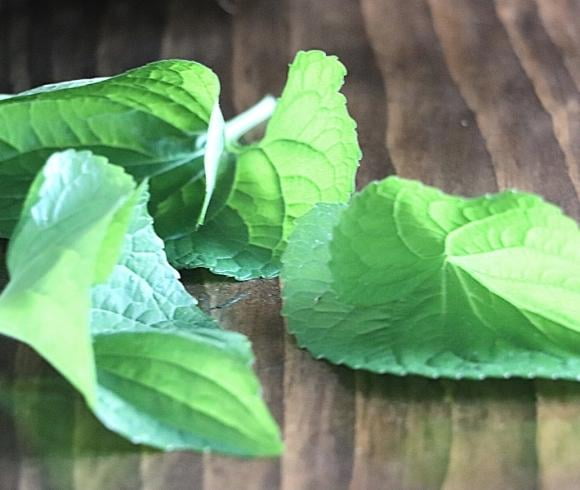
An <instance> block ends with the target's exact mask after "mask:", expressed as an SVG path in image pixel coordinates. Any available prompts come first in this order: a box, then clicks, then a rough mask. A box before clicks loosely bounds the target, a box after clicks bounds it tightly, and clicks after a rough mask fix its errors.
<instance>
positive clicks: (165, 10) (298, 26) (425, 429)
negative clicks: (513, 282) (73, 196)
mask: <svg viewBox="0 0 580 490" xmlns="http://www.w3.org/2000/svg"><path fill="white" fill-rule="evenodd" d="M579 19H580V2H579V1H577V0H496V1H492V0H316V1H313V0H279V1H276V2H273V1H272V0H221V1H219V2H218V1H212V0H199V1H194V2H192V1H188V0H168V1H166V2H161V1H153V0H149V1H140V2H138V1H136V0H120V1H108V2H93V1H88V2H75V1H73V0H53V1H51V2H42V1H40V0H0V92H12V91H18V90H22V89H25V88H29V87H31V86H33V85H38V84H42V83H48V82H53V81H59V80H66V79H73V78H83V77H90V76H97V75H108V74H112V73H115V72H119V71H121V70H124V69H127V68H130V67H134V66H138V65H140V64H143V63H145V62H147V61H151V60H155V59H159V58H171V57H181V58H188V59H195V60H198V61H201V62H202V63H205V64H207V65H209V66H211V67H212V68H213V69H214V70H215V71H216V72H217V73H218V74H219V76H220V79H221V81H222V106H223V107H224V110H225V112H226V115H228V116H230V115H232V114H234V113H236V112H239V111H241V110H243V109H244V108H246V107H248V106H249V105H251V104H253V103H254V102H256V101H257V100H258V99H259V98H260V97H262V96H263V95H264V94H266V93H275V94H276V93H279V91H280V90H281V88H282V86H283V83H284V80H285V75H286V67H287V64H288V63H289V62H290V60H291V59H292V57H293V55H294V53H295V52H296V51H297V50H299V49H308V48H320V49H324V50H326V51H327V52H330V53H334V54H337V55H338V56H339V57H340V58H341V60H342V61H343V62H344V63H345V64H346V66H347V68H348V71H349V76H348V79H347V83H346V85H345V93H346V95H347V97H348V99H349V109H350V111H351V113H352V114H353V116H354V117H355V118H356V119H357V121H358V127H359V135H360V140H361V145H362V148H363V151H364V155H365V156H364V160H363V162H362V165H361V168H360V172H359V175H358V184H359V187H360V186H363V185H365V184H366V183H368V182H369V181H371V180H373V179H378V178H382V177H384V176H385V175H388V174H391V173H394V172H396V173H398V174H400V175H403V176H405V177H412V178H417V179H420V180H422V181H424V182H426V183H429V184H433V185H437V186H439V187H441V188H443V189H445V190H447V191H450V192H457V193H461V194H465V195H476V194H481V193H484V192H493V191H495V190H497V189H503V188H507V187H517V188H521V189H526V190H532V191H535V192H538V193H540V194H542V195H544V196H545V197H546V198H548V199H549V200H551V201H553V202H556V203H558V204H560V205H562V206H563V207H564V208H565V209H566V210H567V211H568V212H569V213H570V214H571V215H572V216H574V217H575V218H580V203H579V200H578V195H579V194H578V193H579V192H580V20H579ZM0 255H2V256H3V255H4V253H3V251H2V252H1V253H0ZM6 280H7V277H6V272H5V269H3V268H0V285H1V284H5V283H6ZM183 280H184V282H185V283H186V285H187V287H188V289H189V290H190V291H191V292H192V294H194V295H195V296H196V297H198V298H199V299H200V302H201V304H202V306H203V307H204V308H205V309H206V310H207V311H209V312H210V313H211V314H212V315H214V316H215V317H216V318H217V319H218V320H219V321H220V322H221V323H222V324H223V325H224V327H226V328H230V329H234V330H238V331H241V332H243V333H245V334H247V335H248V336H249V337H250V338H251V340H252V342H253V345H254V349H255V352H256V359H257V360H256V371H257V373H258V375H259V377H260V379H261V380H262V382H263V385H264V395H265V398H266V400H267V402H268V404H269V406H270V407H271V409H272V412H273V414H274V416H275V417H276V419H277V420H278V422H279V423H280V425H281V427H282V428H283V430H284V436H285V444H286V451H285V453H284V455H283V457H281V458H277V459H264V460H253V461H249V460H239V459H234V458H228V457H224V456H218V455H202V454H197V453H185V452H183V453H173V454H162V453H159V452H155V451H150V450H145V449H142V448H138V447H134V446H131V445H130V444H128V443H126V442H125V441H123V440H121V439H120V438H119V437H117V436H115V435H113V434H111V433H109V432H107V431H106V430H105V429H103V428H102V427H101V426H100V425H99V424H98V422H97V421H96V420H95V419H94V418H93V417H92V415H91V414H90V413H89V412H88V411H87V409H86V408H85V407H84V406H83V404H82V402H81V401H80V400H79V399H78V397H77V396H75V394H74V393H73V392H72V390H71V389H70V388H69V387H68V386H66V384H64V383H62V382H59V381H58V380H59V378H58V377H57V376H55V374H54V372H53V371H52V369H51V368H50V367H49V366H47V365H46V364H45V363H44V362H42V361H41V360H39V358H38V357H37V356H36V355H35V354H34V353H33V352H32V351H31V350H30V349H28V348H26V347H24V346H20V345H18V344H17V343H16V342H12V341H9V340H7V339H0V489H2V490H5V489H6V490H12V489H44V488H47V489H51V488H55V489H58V490H64V489H67V488H77V489H83V490H84V489H107V490H108V489H147V490H157V489H164V490H165V489H173V490H178V489H200V490H221V489H251V490H254V489H256V490H277V489H280V490H307V489H316V490H326V489H329V490H342V489H345V490H375V489H438V488H445V489H465V488H473V489H478V488H486V489H487V488H493V489H496V488H497V489H500V488H501V489H503V488H506V489H507V488H511V489H533V488H542V489H550V490H551V489H558V490H561V489H575V488H579V487H580V457H579V456H578V454H579V452H580V451H579V449H580V384H577V383H563V382H550V381H537V382H533V381H527V380H501V381H498V380H489V381H485V382H453V381H436V380H426V379H422V378H418V377H405V378H398V377H393V376H379V375H373V374H369V373H364V372H354V371H351V370H348V369H345V368H339V367H335V366H332V365H330V364H328V363H326V362H323V361H316V360H314V359H312V357H311V356H310V355H309V354H308V353H307V352H305V351H302V350H300V349H298V348H297V347H296V344H295V342H294V339H293V338H292V337H291V336H289V335H287V334H286V333H285V330H284V322H283V319H282V317H281V316H280V298H279V292H278V284H277V282H276V281H252V282H248V283H237V282H235V281H231V280H223V279H221V278H216V277H213V276H211V275H210V274H208V273H204V272H197V271H196V272H186V273H184V274H183ZM51 380H52V381H51ZM38 393H42V394H43V397H42V398H39V395H38ZM48 395H50V396H48ZM31 427H35V428H39V430H37V431H31V429H30V428H31Z"/></svg>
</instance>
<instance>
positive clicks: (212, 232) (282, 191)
mask: <svg viewBox="0 0 580 490" xmlns="http://www.w3.org/2000/svg"><path fill="white" fill-rule="evenodd" d="M345 73H346V70H345V68H344V66H343V65H342V64H341V63H340V62H339V61H338V60H337V58H336V57H334V56H326V55H325V54H324V53H322V52H320V51H309V52H301V53H299V54H298V55H297V56H296V59H295V61H294V62H293V63H292V65H291V67H290V72H289V75H288V83H287V85H286V87H285V89H284V92H283V94H282V97H281V99H280V101H279V103H278V105H277V107H276V109H275V112H274V115H273V116H272V120H271V121H270V123H269V124H268V127H267V129H266V134H265V136H264V138H263V140H262V141H261V142H260V143H259V144H257V145H251V146H248V147H244V148H241V149H236V148H232V149H231V150H232V151H233V152H234V154H237V163H236V167H235V177H234V180H233V184H232V187H231V190H230V189H228V191H229V194H228V196H227V200H226V201H225V203H224V205H223V206H222V207H221V209H220V210H219V212H217V213H215V214H214V215H213V216H211V217H210V216H209V215H208V217H207V218H206V220H205V224H204V225H203V226H201V227H200V228H199V229H198V230H197V232H195V233H189V234H187V235H185V236H181V237H179V236H169V235H167V234H163V233H162V235H164V238H165V239H166V243H167V253H168V256H169V257H170V260H171V261H172V263H173V264H175V265H176V266H178V267H208V268H210V269H211V270H212V271H213V272H216V273H219V274H225V275H230V276H233V277H236V278H238V279H249V278H252V277H258V276H263V277H272V276H275V275H277V273H278V272H279V267H280V256H281V253H282V251H283V250H284V248H285V246H286V242H287V239H288V236H289V234H290V232H291V230H292V228H293V226H294V221H295V220H296V218H298V217H299V216H301V215H303V214H304V213H306V212H307V211H308V210H309V209H310V208H312V206H314V204H316V203H319V202H344V201H346V200H347V199H348V197H349V195H350V193H351V192H352V190H353V188H354V175H355V171H356V168H357V166H358V161H359V159H360V156H361V154H360V149H359V147H358V144H357V136H356V129H355V127H356V125H355V123H354V121H353V120H352V119H351V118H350V116H349V114H348V112H347V109H346V100H345V98H344V96H343V95H342V94H341V93H340V92H339V90H340V88H341V86H342V84H343V80H344V76H345Z"/></svg>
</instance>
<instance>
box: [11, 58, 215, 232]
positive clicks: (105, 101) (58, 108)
mask: <svg viewBox="0 0 580 490" xmlns="http://www.w3.org/2000/svg"><path fill="white" fill-rule="evenodd" d="M218 93H219V82H218V80H217V77H216V76H215V75H214V74H213V72H212V71H211V70H209V69H208V68H206V67H204V66H203V65H200V64H198V63H193V62H189V61H179V60H170V61H160V62H157V63H152V64H150V65H147V66H144V67H142V68H137V69H134V70H131V71H128V72H126V73H124V74H121V75H118V76H115V77H111V78H108V79H89V80H79V81H73V82H64V83H61V84H53V85H48V86H44V87H40V88H38V89H33V90H30V91H27V92H24V93H22V94H18V95H16V96H13V97H8V98H4V99H0V236H4V237H8V236H10V234H11V232H12V229H13V227H14V225H15V223H16V220H17V219H18V217H19V214H20V210H21V207H22V202H23V200H24V197H25V196H26V193H27V191H28V188H29V186H30V183H31V182H32V180H33V178H34V176H35V175H36V173H37V172H38V170H39V169H40V168H41V166H42V165H43V164H44V162H45V161H46V159H47V158H48V156H49V155H50V154H52V153H53V152H54V151H56V150H59V149H67V148H77V149H88V150H92V151H94V152H96V153H99V154H102V155H104V156H106V157H108V158H109V159H110V160H111V161H114V162H116V163H118V164H119V165H122V166H123V167H125V168H126V170H127V171H128V172H129V173H131V174H132V175H133V176H135V177H136V178H139V179H140V178H144V177H149V176H153V175H158V174H160V173H163V172H166V171H168V170H170V169H172V168H175V167H178V166H180V165H186V166H187V165H188V164H190V163H191V162H192V161H194V160H195V159H196V158H198V157H199V155H200V154H202V153H203V152H200V150H199V148H197V146H196V139H197V137H198V136H199V135H200V134H202V133H204V132H205V130H206V128H207V125H208V122H209V118H210V114H211V111H212V109H213V107H214V105H215V104H216V102H217V98H218Z"/></svg>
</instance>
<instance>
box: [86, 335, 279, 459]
mask: <svg viewBox="0 0 580 490" xmlns="http://www.w3.org/2000/svg"><path fill="white" fill-rule="evenodd" d="M236 346H237V348H239V350H236ZM95 351H96V356H97V366H98V373H99V383H100V388H101V389H100V393H99V402H100V403H99V409H98V416H99V418H100V419H101V420H102V421H103V423H104V424H105V425H106V426H108V427H109V428H113V429H114V430H116V431H117V432H119V433H121V434H123V435H124V436H126V437H127V438H128V439H130V440H132V441H133V442H136V443H143V444H148V445H151V446H156V447H161V448H163V449H172V450H173V449H191V448H194V449H201V450H210V449H212V450H217V451H220V452H224V453H229V454H237V455H240V456H248V455H251V456H273V455H277V454H279V453H280V451H281V444H280V440H279V433H278V428H277V427H276V424H275V422H274V421H273V420H272V417H271V416H270V414H269V413H268V410H267V408H266V406H265V405H264V403H263V401H262V399H261V397H260V395H259V393H260V385H259V382H258V380H257V379H256V377H255V376H254V375H253V373H252V371H251V367H250V364H251V362H252V360H253V357H252V355H251V352H250V348H249V343H248V342H247V340H245V339H244V338H243V337H242V336H241V335H239V334H235V333H233V332H225V331H222V330H219V329H215V328H212V329H208V330H207V331H204V330H203V329H196V330H192V329H191V328H188V327H185V326H184V327H180V328H176V325H175V324H174V325H173V326H172V328H149V329H142V330H139V329H134V330H131V331H129V332H116V333H107V334H99V335H97V336H96V337H95Z"/></svg>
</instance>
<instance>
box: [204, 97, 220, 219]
mask: <svg viewBox="0 0 580 490" xmlns="http://www.w3.org/2000/svg"><path fill="white" fill-rule="evenodd" d="M225 128H226V122H225V121H224V116H223V114H222V111H221V109H220V106H219V104H216V105H215V107H214V109H213V111H212V113H211V117H210V120H209V126H208V128H207V140H206V142H205V154H204V156H203V167H204V170H205V174H204V176H205V197H204V199H203V205H202V207H201V213H200V214H199V217H198V218H197V225H198V226H201V225H203V223H204V221H205V217H206V215H207V210H208V208H209V203H210V201H211V198H212V196H213V192H214V190H215V186H216V182H217V178H218V169H219V167H220V162H221V161H222V160H223V158H224V151H225V146H226V134H225Z"/></svg>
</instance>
